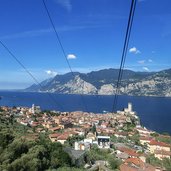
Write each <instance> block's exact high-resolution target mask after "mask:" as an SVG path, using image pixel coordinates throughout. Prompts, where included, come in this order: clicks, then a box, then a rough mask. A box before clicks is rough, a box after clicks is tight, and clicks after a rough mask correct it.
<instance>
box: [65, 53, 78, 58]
mask: <svg viewBox="0 0 171 171" xmlns="http://www.w3.org/2000/svg"><path fill="white" fill-rule="evenodd" d="M76 58H77V57H76V56H75V55H74V54H68V55H67V59H76Z"/></svg>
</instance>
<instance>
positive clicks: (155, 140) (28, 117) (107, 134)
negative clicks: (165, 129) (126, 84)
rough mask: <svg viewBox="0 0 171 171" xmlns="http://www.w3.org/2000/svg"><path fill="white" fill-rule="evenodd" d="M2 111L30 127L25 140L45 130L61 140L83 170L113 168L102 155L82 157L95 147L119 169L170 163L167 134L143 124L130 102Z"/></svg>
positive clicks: (149, 170)
mask: <svg viewBox="0 0 171 171" xmlns="http://www.w3.org/2000/svg"><path fill="white" fill-rule="evenodd" d="M2 114H3V117H4V118H6V119H9V120H10V119H11V118H12V119H14V120H15V122H17V123H19V124H21V125H24V127H29V128H31V129H30V130H28V131H26V132H25V134H24V135H23V138H25V139H27V140H30V141H32V140H34V141H36V139H38V138H39V135H40V134H46V136H47V138H49V140H50V141H51V142H52V143H55V142H59V143H61V144H62V145H63V146H64V150H65V152H66V153H68V154H69V156H70V157H71V158H72V160H73V163H74V164H75V165H76V166H77V167H81V166H83V165H84V166H83V167H84V169H85V170H90V171H91V170H100V169H101V170H112V169H113V168H112V167H111V166H110V162H109V161H107V160H105V158H103V157H102V158H98V157H95V158H92V154H91V155H90V156H91V157H90V158H91V160H90V161H89V162H87V161H86V160H85V156H86V155H87V153H91V152H93V150H94V149H96V148H97V149H99V150H101V152H102V153H103V150H104V154H107V155H108V154H109V155H110V156H113V158H115V159H116V160H117V161H119V164H118V166H117V167H118V169H119V170H120V171H140V170H142V171H164V170H168V169H167V168H166V167H165V166H164V165H163V164H162V165H161V164H160V161H161V163H162V161H165V160H166V161H167V162H170V164H171V160H170V159H171V158H170V156H171V151H170V148H171V137H170V135H162V134H158V133H156V132H155V131H152V130H148V129H147V128H145V127H142V126H141V125H140V119H139V117H138V115H137V114H136V112H134V111H133V110H132V104H131V103H129V104H128V107H127V108H125V109H124V110H123V111H117V113H115V114H113V113H105V114H94V113H88V112H81V111H75V112H59V111H41V109H40V107H39V106H35V105H32V107H31V108H28V107H6V106H2V107H1V116H2ZM97 149H96V150H97ZM97 151H98V150H97ZM99 159H101V160H99ZM154 160H155V161H158V164H155V162H153V161H154Z"/></svg>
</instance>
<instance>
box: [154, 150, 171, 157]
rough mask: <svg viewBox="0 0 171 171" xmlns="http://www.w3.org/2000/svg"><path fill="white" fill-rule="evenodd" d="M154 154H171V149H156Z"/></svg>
mask: <svg viewBox="0 0 171 171" xmlns="http://www.w3.org/2000/svg"><path fill="white" fill-rule="evenodd" d="M154 154H161V155H164V156H171V152H170V151H165V150H155V151H154Z"/></svg>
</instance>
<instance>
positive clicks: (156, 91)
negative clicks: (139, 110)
mask: <svg viewBox="0 0 171 171" xmlns="http://www.w3.org/2000/svg"><path fill="white" fill-rule="evenodd" d="M117 75H118V70H117V69H105V70H100V71H94V72H91V73H87V74H82V73H78V72H77V73H74V74H72V73H67V74H64V75H57V76H55V77H54V78H53V79H50V80H45V81H43V82H42V83H41V85H42V86H41V88H40V87H39V86H37V85H32V86H31V87H29V88H27V89H25V91H39V92H56V93H63V94H92V95H93V94H99V95H112V94H115V92H116V82H117ZM119 93H120V94H124V95H135V96H171V69H169V70H163V71H160V72H134V71H130V70H124V72H123V79H122V82H121V86H120V89H119Z"/></svg>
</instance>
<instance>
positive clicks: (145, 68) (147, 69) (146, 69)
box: [142, 67, 150, 71]
mask: <svg viewBox="0 0 171 171" xmlns="http://www.w3.org/2000/svg"><path fill="white" fill-rule="evenodd" d="M142 69H143V70H145V71H150V70H149V68H147V67H143V68H142Z"/></svg>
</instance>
